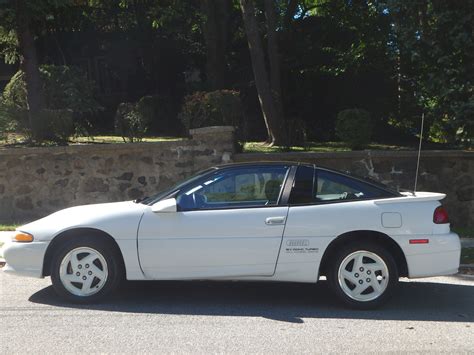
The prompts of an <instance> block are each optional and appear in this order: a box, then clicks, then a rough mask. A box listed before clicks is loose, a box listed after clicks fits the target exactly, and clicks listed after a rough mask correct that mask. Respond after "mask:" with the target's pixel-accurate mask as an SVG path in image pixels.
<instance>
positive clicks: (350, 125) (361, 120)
mask: <svg viewBox="0 0 474 355" xmlns="http://www.w3.org/2000/svg"><path fill="white" fill-rule="evenodd" d="M372 128H373V127H372V120H371V118H370V113H369V112H367V111H365V110H361V109H349V110H344V111H341V112H339V113H338V115H337V121H336V135H337V136H338V137H339V138H340V139H341V140H342V141H344V142H346V143H347V144H348V145H349V146H350V147H351V148H352V149H361V148H364V147H366V146H367V145H368V144H369V143H370V139H371V138H372Z"/></svg>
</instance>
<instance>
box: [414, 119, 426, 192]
mask: <svg viewBox="0 0 474 355" xmlns="http://www.w3.org/2000/svg"><path fill="white" fill-rule="evenodd" d="M424 123H425V113H424V112H423V113H422V114H421V130H420V144H419V146H418V159H417V162H416V173H415V187H414V188H413V195H416V184H417V183H418V169H419V168H420V155H421V142H422V141H423V126H424Z"/></svg>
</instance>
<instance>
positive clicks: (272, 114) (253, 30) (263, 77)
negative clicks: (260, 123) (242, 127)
mask: <svg viewBox="0 0 474 355" xmlns="http://www.w3.org/2000/svg"><path fill="white" fill-rule="evenodd" d="M240 7H241V9H242V17H243V20H244V27H245V32H246V34H247V41H248V44H249V51H250V57H251V60H252V69H253V75H254V78H255V86H256V87H257V93H258V99H259V101H260V107H261V108H262V113H263V118H264V120H265V125H266V127H267V134H268V138H267V142H268V143H270V144H272V145H282V144H285V143H286V142H285V139H284V134H283V132H284V131H283V129H282V127H281V124H280V122H279V121H278V113H277V109H276V107H275V102H274V99H273V95H272V90H271V86H270V80H269V76H268V73H267V70H266V67H265V54H264V51H263V45H262V40H261V38H260V33H259V31H258V23H257V18H256V16H255V6H254V2H253V0H240Z"/></svg>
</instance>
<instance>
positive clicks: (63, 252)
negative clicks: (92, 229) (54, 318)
mask: <svg viewBox="0 0 474 355" xmlns="http://www.w3.org/2000/svg"><path fill="white" fill-rule="evenodd" d="M77 248H89V249H91V250H93V251H96V252H98V253H100V255H101V256H102V257H103V259H104V260H105V263H106V270H107V276H106V277H103V279H104V280H103V281H101V284H100V285H101V286H100V290H99V291H97V292H96V293H94V294H91V295H76V294H74V293H72V292H71V291H69V290H68V289H67V288H66V287H65V285H64V284H63V282H62V281H61V276H60V269H61V263H62V261H63V259H64V258H65V257H66V256H67V255H68V254H69V253H70V252H71V251H73V250H75V249H77ZM81 255H83V254H80V256H81ZM85 255H86V256H87V253H86V254H85ZM96 262H97V260H95V261H94V263H96ZM79 263H80V261H79ZM65 264H67V263H65ZM93 266H95V265H93ZM93 266H92V267H93ZM98 266H99V269H100V267H103V266H102V264H101V262H100V260H99V261H98ZM78 267H79V266H78ZM87 267H89V266H87ZM67 268H71V264H69V266H67ZM81 269H82V265H81ZM91 270H92V269H91ZM77 271H84V272H86V269H85V265H84V269H83V270H77ZM124 274H125V273H124V267H123V262H122V256H121V254H120V251H119V250H117V247H116V246H114V245H112V244H111V243H110V242H108V241H107V240H104V239H101V238H100V237H96V236H84V237H78V238H70V239H67V240H65V241H64V242H63V243H62V244H60V245H59V247H58V248H57V249H56V250H55V252H54V254H53V259H52V262H51V281H52V284H53V288H54V291H55V292H56V293H57V294H58V296H60V297H62V298H64V299H65V300H67V301H70V302H74V303H95V302H99V301H101V300H104V299H105V298H106V296H108V295H109V294H110V293H111V292H113V291H114V290H116V289H117V288H118V287H119V285H120V283H121V281H122V280H123V278H124ZM71 275H72V274H71ZM84 275H85V276H82V277H87V276H88V275H86V274H84ZM92 277H94V276H92ZM92 277H91V278H92ZM97 280H99V279H97V278H94V280H93V281H92V284H91V287H90V288H89V289H92V288H93V287H97V288H99V287H98V286H94V282H97ZM74 285H77V286H79V284H78V283H75V284H74ZM70 287H71V286H70ZM82 287H83V286H82ZM79 292H80V291H79ZM93 292H95V290H94V291H93Z"/></svg>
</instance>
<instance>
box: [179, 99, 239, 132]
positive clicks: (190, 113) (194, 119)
mask: <svg viewBox="0 0 474 355" xmlns="http://www.w3.org/2000/svg"><path fill="white" fill-rule="evenodd" d="M179 117H180V119H181V121H182V122H183V124H184V126H185V127H186V129H187V130H189V129H192V128H201V127H208V126H234V127H238V126H239V125H240V121H241V119H242V104H241V102H240V98H239V92H238V91H232V90H217V91H212V92H203V91H197V92H195V93H193V94H191V95H188V96H186V97H185V98H184V104H183V106H182V108H181V113H180V114H179Z"/></svg>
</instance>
